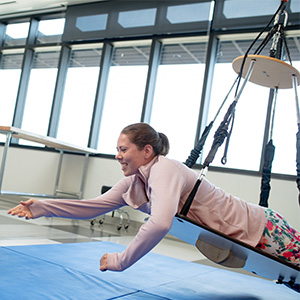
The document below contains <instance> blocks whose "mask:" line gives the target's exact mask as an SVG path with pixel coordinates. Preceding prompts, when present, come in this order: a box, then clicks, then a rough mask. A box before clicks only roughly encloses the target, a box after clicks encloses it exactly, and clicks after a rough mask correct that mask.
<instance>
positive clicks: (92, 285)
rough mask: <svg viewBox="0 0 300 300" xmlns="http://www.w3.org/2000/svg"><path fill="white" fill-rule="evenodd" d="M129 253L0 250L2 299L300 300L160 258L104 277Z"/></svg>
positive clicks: (88, 247)
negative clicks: (107, 264) (114, 257)
mask: <svg viewBox="0 0 300 300" xmlns="http://www.w3.org/2000/svg"><path fill="white" fill-rule="evenodd" d="M124 249H125V246H123V245H119V244H115V243H111V242H98V241H97V242H87V243H70V244H49V245H29V246H6V247H0V266H1V268H0V299H5V300H15V299H22V300H32V299H34V300H49V299H50V300H52V299H53V300H62V299H69V300H85V299H97V300H106V299H107V300H108V299H122V300H140V299H143V300H202V299H203V300H221V299H222V300H233V299H243V300H254V299H256V300H269V299H289V300H298V299H299V294H298V293H296V292H295V291H293V290H291V289H289V288H287V287H286V286H283V285H277V284H275V283H274V282H272V281H268V280H265V279H261V278H258V277H254V276H249V275H245V274H238V273H236V272H232V271H229V270H221V269H220V268H214V267H211V266H205V265H200V264H196V263H192V262H188V261H183V260H180V259H175V258H171V257H168V256H164V255H160V254H155V253H148V254H147V255H146V256H145V257H143V258H142V259H141V260H139V261H138V262H137V263H136V264H134V265H133V266H132V267H130V268H129V269H127V270H125V271H123V272H110V271H107V272H100V271H99V259H100V257H101V256H102V255H103V254H104V253H106V252H110V253H112V252H122V251H123V250H124ZM183 255H184V253H183Z"/></svg>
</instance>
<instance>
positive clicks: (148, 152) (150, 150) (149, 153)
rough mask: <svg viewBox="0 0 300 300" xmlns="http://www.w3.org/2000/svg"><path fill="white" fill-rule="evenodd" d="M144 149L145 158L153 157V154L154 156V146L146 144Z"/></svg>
mask: <svg viewBox="0 0 300 300" xmlns="http://www.w3.org/2000/svg"><path fill="white" fill-rule="evenodd" d="M144 151H145V158H147V159H148V158H150V157H151V158H152V156H154V151H153V147H152V146H151V145H146V146H145V147H144Z"/></svg>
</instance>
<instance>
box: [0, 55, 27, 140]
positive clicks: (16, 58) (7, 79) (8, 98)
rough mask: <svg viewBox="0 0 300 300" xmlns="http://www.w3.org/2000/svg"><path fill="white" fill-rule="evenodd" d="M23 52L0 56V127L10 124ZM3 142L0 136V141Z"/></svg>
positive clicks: (3, 138) (2, 137)
mask: <svg viewBox="0 0 300 300" xmlns="http://www.w3.org/2000/svg"><path fill="white" fill-rule="evenodd" d="M22 60H23V50H18V51H7V50H6V51H3V52H2V56H0V120H1V125H8V126H10V125H11V124H12V120H13V114H14V109H15V104H16V98H17V93H18V86H19V81H20V75H21V67H22ZM4 140H5V136H4V135H2V134H1V135H0V141H1V142H3V141H4Z"/></svg>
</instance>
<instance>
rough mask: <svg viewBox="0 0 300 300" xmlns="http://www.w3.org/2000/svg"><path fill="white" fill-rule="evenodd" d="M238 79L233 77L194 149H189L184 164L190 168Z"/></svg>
mask: <svg viewBox="0 0 300 300" xmlns="http://www.w3.org/2000/svg"><path fill="white" fill-rule="evenodd" d="M237 81H238V77H237V78H236V79H235V81H234V83H233V85H232V86H231V88H230V89H229V92H228V93H227V95H226V96H225V98H224V100H223V102H222V103H221V105H220V107H219V109H218V111H217V113H216V115H215V117H214V119H213V120H212V121H211V122H210V123H209V124H208V125H207V126H206V127H205V129H204V131H203V133H202V135H201V138H200V140H199V141H198V143H197V144H196V146H195V147H194V149H193V150H192V151H191V153H190V155H189V157H188V158H187V160H186V161H185V163H184V164H185V165H186V166H188V167H189V168H192V167H193V166H194V164H195V163H196V161H197V159H198V158H199V156H200V154H201V151H202V149H203V146H204V144H205V141H206V138H207V136H208V135H209V133H210V130H211V128H212V127H213V124H214V122H215V120H216V119H217V117H218V115H219V113H220V111H221V109H222V108H223V106H224V104H225V102H226V101H227V99H228V97H229V95H230V93H231V92H232V90H233V88H234V86H235V84H236V83H237Z"/></svg>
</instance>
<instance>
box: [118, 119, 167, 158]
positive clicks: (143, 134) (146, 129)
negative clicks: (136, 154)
mask: <svg viewBox="0 0 300 300" xmlns="http://www.w3.org/2000/svg"><path fill="white" fill-rule="evenodd" d="M121 134H125V135H127V136H128V138H129V140H130V142H131V143H133V144H135V145H136V146H137V147H138V149H139V150H142V149H144V147H145V146H146V145H151V146H152V148H153V151H154V153H155V155H164V156H166V155H167V154H168V152H169V148H170V144H169V140H168V138H167V136H166V135H165V134H163V133H161V132H157V131H156V130H155V129H153V128H152V127H151V126H150V125H149V124H146V123H136V124H131V125H128V126H126V127H125V128H124V129H123V130H122V131H121Z"/></svg>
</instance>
